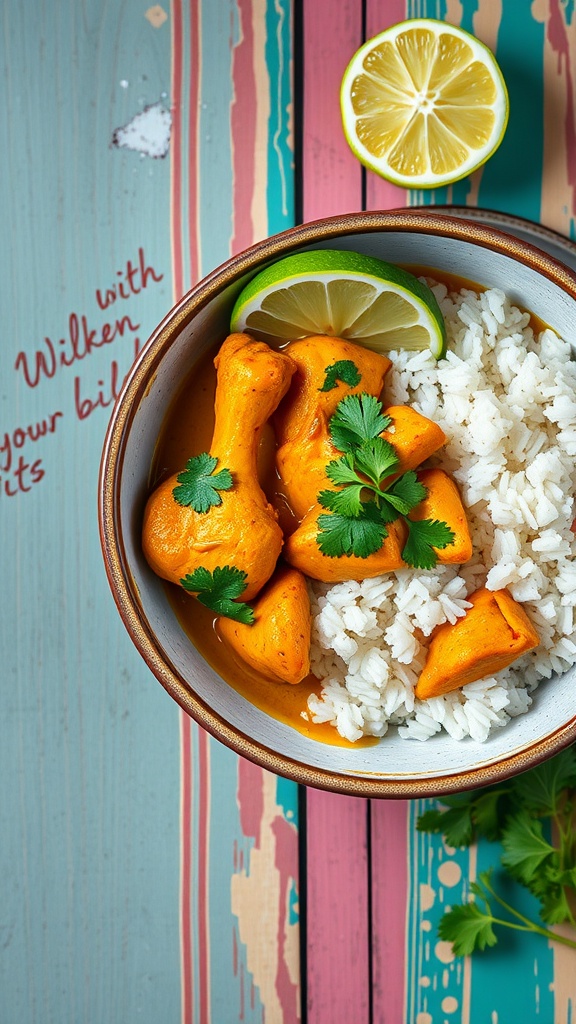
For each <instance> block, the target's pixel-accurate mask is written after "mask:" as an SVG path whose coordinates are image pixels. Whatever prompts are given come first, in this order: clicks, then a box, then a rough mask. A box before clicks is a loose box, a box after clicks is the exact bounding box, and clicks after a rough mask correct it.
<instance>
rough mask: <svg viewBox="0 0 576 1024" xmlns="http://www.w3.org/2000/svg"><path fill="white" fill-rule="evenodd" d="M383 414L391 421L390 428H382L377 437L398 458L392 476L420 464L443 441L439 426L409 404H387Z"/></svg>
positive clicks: (442, 433)
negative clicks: (392, 449) (390, 446)
mask: <svg viewBox="0 0 576 1024" xmlns="http://www.w3.org/2000/svg"><path fill="white" fill-rule="evenodd" d="M384 414H385V415H386V416H389V417H390V419H391V420H392V427H391V428H390V427H388V430H383V431H382V434H381V435H380V436H381V437H383V438H384V439H385V440H386V441H389V442H390V444H391V445H392V447H393V448H394V451H395V452H396V455H397V456H398V458H399V460H400V464H399V466H398V470H397V472H396V473H395V474H394V476H395V477H396V476H400V475H401V474H402V473H407V472H408V470H409V469H416V467H417V466H421V465H422V463H423V462H425V460H426V459H429V458H430V456H431V455H433V454H434V452H437V451H438V449H439V448H441V447H442V445H444V444H446V434H445V433H444V431H443V430H442V428H441V427H439V426H438V424H437V423H434V420H429V419H428V417H427V416H422V414H421V413H419V412H416V409H413V408H412V406H411V405H390V406H388V408H387V409H384ZM392 479H393V478H392V477H390V480H392Z"/></svg>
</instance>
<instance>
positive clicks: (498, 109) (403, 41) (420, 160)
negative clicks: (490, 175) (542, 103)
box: [340, 18, 509, 189]
mask: <svg viewBox="0 0 576 1024" xmlns="http://www.w3.org/2000/svg"><path fill="white" fill-rule="evenodd" d="M412 37H413V38H412ZM451 51H452V52H453V62H452V66H451V65H450V54H451ZM463 53H465V54H466V56H465V57H463ZM447 54H448V58H447ZM371 61H372V65H371V63H370V62H371ZM459 61H460V62H461V63H460V65H458V62H459ZM443 66H444V73H442V72H441V70H440V69H441V68H442V67H443ZM455 66H456V71H455V70H454V67H455ZM386 73H388V74H389V75H390V77H389V78H388V80H387V79H386ZM466 73H467V77H466ZM483 76H484V79H483ZM458 80H460V81H461V88H460V90H459V94H458V96H457V97H455V96H452V94H451V92H452V90H453V88H454V85H455V82H456V81H458ZM443 89H444V98H443V95H442V93H443ZM475 89H476V93H474V90H475ZM446 90H449V94H447V92H446ZM482 90H484V95H483V97H482V95H481V93H482ZM457 91H458V90H457ZM491 91H492V92H491ZM479 95H480V100H482V99H483V102H479ZM467 96H468V98H469V103H468V104H467V103H466V98H467ZM340 109H341V115H342V123H343V128H344V134H345V137H346V141H347V142H348V145H349V146H350V148H351V150H352V152H353V153H354V155H355V156H356V157H358V159H359V160H360V162H361V163H363V164H364V166H365V167H367V168H368V169H369V170H372V171H374V172H375V173H376V174H379V175H380V176H381V177H383V178H385V179H386V180H388V181H391V182H393V183H394V184H395V185H399V186H400V187H404V188H421V189H428V188H438V187H439V186H441V185H449V184H453V183H454V182H456V181H460V180H461V179H462V178H465V177H467V176H468V175H470V174H472V172H473V171H475V170H477V169H478V168H479V167H481V166H482V165H483V164H484V163H485V162H486V161H487V160H488V159H489V158H490V157H491V156H492V155H493V154H494V152H495V151H496V149H497V148H498V146H499V145H500V143H501V141H502V139H503V137H504V133H505V131H506V126H507V124H508V114H509V99H508V90H507V88H506V83H505V81H504V77H503V75H502V72H501V70H500V68H499V66H498V63H497V61H496V58H495V57H494V54H493V53H492V51H491V50H490V49H489V48H488V47H487V46H485V45H484V43H482V42H480V40H479V39H477V38H476V37H475V36H473V35H471V34H470V33H469V32H466V31H464V29H461V28H459V27H458V26H455V25H450V24H448V23H447V22H443V21H438V20H436V19H433V18H414V19H411V20H408V21H403V22H400V23H399V24H397V25H393V26H391V27H390V28H388V29H386V30H385V31H384V32H381V33H380V34H379V35H377V36H374V37H373V38H372V39H369V40H368V41H367V42H366V43H364V44H363V45H362V46H361V47H360V48H359V49H358V50H357V51H356V53H355V54H354V56H353V57H352V60H351V61H350V63H349V64H348V67H347V68H346V71H345V72H344V76H343V78H342V84H341V89H340ZM474 136H476V140H475V142H474V141H473V140H474ZM450 153H451V158H450V157H449V155H448V154H450ZM442 160H444V164H445V166H444V170H440V169H438V168H439V167H440V164H441V163H442ZM449 162H450V166H448V164H449ZM433 163H435V164H436V168H437V169H434V167H433V166H432V164H433Z"/></svg>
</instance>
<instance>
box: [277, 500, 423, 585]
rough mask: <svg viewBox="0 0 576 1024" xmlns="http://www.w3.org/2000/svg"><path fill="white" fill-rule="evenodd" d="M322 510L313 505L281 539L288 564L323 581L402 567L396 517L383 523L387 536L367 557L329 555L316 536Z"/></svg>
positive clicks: (402, 534) (359, 577) (403, 530)
mask: <svg viewBox="0 0 576 1024" xmlns="http://www.w3.org/2000/svg"><path fill="white" fill-rule="evenodd" d="M324 512H325V509H323V508H322V507H321V506H320V505H315V506H314V508H313V509H311V510H310V512H309V513H308V515H306V516H304V519H303V520H302V522H301V523H300V526H299V527H298V529H297V530H295V531H294V533H292V534H291V535H290V536H289V537H287V538H286V540H285V542H284V552H283V555H284V558H285V559H286V561H287V562H289V563H290V565H293V566H295V567H296V568H297V569H300V571H301V572H303V573H305V574H306V576H311V577H312V579H315V580H322V582H323V583H343V582H345V581H346V580H366V579H369V578H370V577H372V576H380V574H381V573H383V572H392V570H393V569H404V568H405V565H404V562H403V561H402V548H403V547H404V543H405V540H406V532H407V531H406V527H405V526H404V523H402V522H400V520H397V521H396V522H394V523H390V524H389V525H388V526H387V530H388V536H387V537H385V538H384V543H383V544H382V547H381V548H380V549H379V550H378V551H376V552H375V553H374V554H373V555H368V558H359V557H358V556H357V555H340V556H339V557H338V558H331V557H330V556H329V555H324V554H323V553H322V551H321V550H320V548H319V547H318V543H317V541H316V538H317V536H318V516H319V515H321V514H322V513H324Z"/></svg>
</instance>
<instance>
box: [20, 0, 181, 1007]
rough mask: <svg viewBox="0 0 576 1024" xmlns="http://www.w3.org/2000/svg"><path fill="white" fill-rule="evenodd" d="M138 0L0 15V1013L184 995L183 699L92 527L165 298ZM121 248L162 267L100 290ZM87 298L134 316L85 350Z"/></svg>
mask: <svg viewBox="0 0 576 1024" xmlns="http://www.w3.org/2000/svg"><path fill="white" fill-rule="evenodd" d="M145 9H146V8H145V6H143V5H141V4H137V3H135V2H131V0H126V2H118V0H110V2H108V3H107V4H105V5H95V6H94V5H88V6H86V5H78V4H75V3H72V2H65V0H63V2H61V3H59V4H57V5H49V4H33V5H30V4H22V5H9V6H5V7H4V9H3V14H2V17H3V23H2V27H3V31H2V37H1V40H0V52H1V54H2V58H1V68H2V71H1V76H2V79H1V80H2V92H3V96H4V101H5V102H4V104H3V115H2V117H1V118H0V145H1V147H2V153H3V159H2V161H1V162H0V182H1V188H0V204H1V210H2V213H1V221H2V226H3V238H4V241H5V244H4V246H3V247H2V256H1V273H0V308H1V309H2V341H1V347H0V380H1V401H0V446H1V447H2V452H1V454H0V495H1V498H0V507H1V515H0V538H1V539H0V549H1V555H0V559H1V573H2V579H3V580H4V581H5V594H4V598H3V604H2V615H1V616H0V661H1V664H2V667H3V668H2V688H3V714H2V716H1V720H0V777H1V779H2V783H1V801H0V832H1V834H2V843H1V844H0V875H1V878H2V883H1V884H2V890H3V892H2V897H1V899H0V907H1V910H0V916H1V925H2V957H1V958H0V975H1V977H0V991H1V992H2V1009H1V1011H0V1018H1V1019H2V1021H6V1022H7V1024H12V1022H15V1021H18V1022H23V1024H32V1022H42V1024H50V1022H58V1024H60V1022H61V1021H65V1020H66V1021H80V1020H82V1021H87V1022H88V1021H89V1022H92V1021H93V1022H100V1021H103V1020H123V1021H129V1020H136V1019H138V1020H141V1021H143V1022H150V1024H152V1022H156V1021H158V1020H165V1021H176V1020H178V1019H179V1015H180V977H179V940H178V824H179V809H178V796H179V763H178V716H177V712H176V709H175V708H174V706H173V705H172V704H171V703H170V701H169V700H168V699H167V697H166V695H165V694H164V693H163V691H162V690H161V689H160V687H158V685H157V683H156V682H155V681H154V680H153V678H152V676H151V675H150V673H149V672H148V670H147V669H146V667H145V666H144V664H143V663H142V662H141V660H140V659H139V658H138V657H137V655H136V653H135V651H134V649H133V648H132V645H131V643H130V641H129V639H128V636H127V635H126V633H125V631H124V628H123V626H122V625H121V623H120V620H119V617H118V615H117V613H116V610H115V608H114V605H113V602H112V599H111V596H110V593H109V590H108V586H107V583H106V580H105V577H104V571H103V566H102V559H101V556H100V549H99V541H98V535H97V525H96V480H97V473H98V464H99V455H100V449H101V445H102V440H103V435H104V430H105V427H106V422H107V418H108V413H109V406H107V405H106V406H105V403H107V402H109V401H110V399H111V397H112V395H111V390H112V386H113V380H114V377H115V378H116V381H117V382H119V381H120V380H121V379H122V377H123V376H124V374H125V373H126V372H127V370H128V368H129V365H130V363H131V360H132V357H133V352H134V347H135V344H136V341H135V339H136V338H139V339H140V341H141V342H143V341H144V339H145V338H146V336H147V334H148V332H149V331H150V330H151V329H152V328H153V326H154V325H155V324H156V322H157V321H158V320H159V319H160V317H161V316H162V314H163V313H164V311H165V309H166V308H167V307H168V306H169V305H170V302H171V269H170V259H171V257H170V247H169V235H168V230H167V225H168V222H169V221H168V216H169V161H168V160H164V161H163V160H151V159H150V158H147V157H142V158H141V157H140V155H139V154H138V153H137V152H128V151H124V150H118V149H114V148H112V147H111V138H112V133H113V130H114V129H115V128H117V127H118V126H119V125H122V124H125V123H127V122H128V121H129V120H130V119H131V118H132V117H133V116H134V115H135V114H137V113H138V112H139V111H141V110H142V108H143V107H144V106H145V105H146V104H153V103H158V102H164V101H165V98H166V95H167V93H168V91H169V87H170V35H169V24H167V25H165V26H164V27H160V28H158V29H156V28H154V27H153V25H152V24H151V23H150V21H149V20H147V19H146V17H145ZM122 83H124V84H122ZM163 94H164V98H163ZM139 249H142V250H143V252H144V254H145V261H146V266H147V267H154V269H155V271H156V276H158V277H160V275H161V280H159V281H157V282H155V281H152V280H151V278H150V275H148V279H147V282H146V287H143V281H142V279H141V277H140V278H138V272H133V273H132V284H133V289H132V290H133V291H136V290H137V289H140V291H139V293H138V294H131V296H130V298H128V299H125V300H124V299H119V300H118V301H117V303H115V304H113V305H111V306H110V307H109V309H107V310H106V311H104V310H103V309H102V308H100V305H99V303H98V299H97V294H96V293H97V289H100V290H101V292H102V295H104V294H105V292H106V290H108V289H110V288H111V287H112V286H113V285H114V284H118V283H119V282H120V281H121V280H122V281H123V283H124V285H125V287H126V288H127V289H128V291H129V292H130V291H131V289H130V286H129V285H128V283H127V279H126V271H127V269H129V268H127V261H128V260H130V261H131V262H132V266H133V268H134V269H135V268H136V267H138V265H139V256H138V253H139ZM118 272H120V276H119V274H118ZM129 273H130V272H129ZM73 313H74V314H76V316H77V318H78V324H79V329H80V339H79V340H78V342H77V343H74V342H73V341H72V340H71V339H70V337H69V332H70V330H71V329H72V330H74V329H75V328H74V326H72V327H71V324H72V325H74V324H75V322H76V321H74V320H72V321H70V317H71V315H72V314H73ZM83 316H85V317H86V325H87V333H88V334H89V335H90V332H91V331H92V330H94V331H95V332H96V334H95V335H93V336H91V339H90V342H89V343H92V345H93V346H95V344H96V343H98V342H99V341H101V340H102V330H103V325H104V323H106V322H108V323H110V324H112V325H113V324H114V323H115V321H116V318H117V317H120V318H122V317H124V316H127V317H129V318H130V324H132V325H134V327H135V329H134V330H132V329H131V327H130V326H129V325H128V324H127V323H126V322H125V323H124V333H123V334H121V333H120V332H119V331H118V330H117V331H116V337H115V339H114V340H113V341H111V342H110V344H105V345H101V346H100V347H93V348H92V350H91V352H90V353H89V354H88V352H87V350H86V347H85V346H86V344H87V343H86V341H85V339H84V340H83V327H82V317H83ZM135 325H138V327H137V329H136V326H135ZM112 330H113V329H112V328H111V329H110V330H109V331H108V336H110V334H111V333H112ZM46 337H49V338H50V340H51V343H52V345H53V347H54V351H55V353H56V354H57V355H62V356H64V357H65V358H66V360H67V361H68V362H69V363H70V365H61V364H59V363H58V362H57V365H56V368H55V369H54V372H53V374H52V375H51V376H47V375H46V374H42V375H41V379H40V380H39V382H38V384H37V386H36V387H30V386H28V384H27V383H26V380H25V377H24V373H23V366H24V362H23V359H21V362H20V368H19V369H15V368H14V367H15V362H16V360H17V356H18V353H19V352H23V353H25V354H26V358H27V360H28V368H29V370H30V373H31V375H32V377H34V375H35V366H36V363H35V353H36V352H37V351H41V352H43V353H44V357H45V359H46V366H47V367H48V368H49V369H52V365H51V359H50V346H49V345H48V343H47V342H45V340H44V339H45V338H46ZM61 339H62V341H61ZM74 344H76V349H74ZM75 353H76V354H75ZM114 366H116V369H114ZM100 382H102V383H100ZM99 393H100V395H101V398H100V400H99V399H98V395H99ZM90 403H94V407H93V409H92V411H91V412H90V414H88V409H89V408H91V405H90ZM44 421H45V422H46V424H47V430H48V432H47V433H46V435H45V436H43V437H40V438H39V439H38V440H36V441H33V440H32V439H31V437H30V436H25V435H24V433H21V432H19V431H24V430H25V429H26V428H27V427H28V425H33V427H34V425H35V424H37V423H42V422H44ZM50 423H52V428H50ZM33 433H36V434H37V433H39V431H38V430H37V429H36V428H35V427H34V430H33ZM7 438H8V439H9V440H7ZM15 492H18V493H15Z"/></svg>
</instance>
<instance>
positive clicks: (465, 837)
mask: <svg viewBox="0 0 576 1024" xmlns="http://www.w3.org/2000/svg"><path fill="white" fill-rule="evenodd" d="M466 796H468V794H466ZM471 812H472V798H471V797H469V799H468V800H466V801H462V803H461V804H460V806H455V807H447V808H446V809H445V810H441V809H440V808H431V809H430V810H428V811H425V812H424V814H421V815H420V817H419V818H418V824H417V826H416V827H417V829H418V831H419V832H442V834H443V836H444V838H445V840H446V842H447V843H448V846H453V847H455V848H458V847H461V846H470V843H471V842H472V839H473V826H472V813H471Z"/></svg>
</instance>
